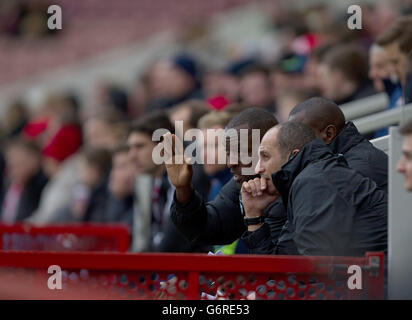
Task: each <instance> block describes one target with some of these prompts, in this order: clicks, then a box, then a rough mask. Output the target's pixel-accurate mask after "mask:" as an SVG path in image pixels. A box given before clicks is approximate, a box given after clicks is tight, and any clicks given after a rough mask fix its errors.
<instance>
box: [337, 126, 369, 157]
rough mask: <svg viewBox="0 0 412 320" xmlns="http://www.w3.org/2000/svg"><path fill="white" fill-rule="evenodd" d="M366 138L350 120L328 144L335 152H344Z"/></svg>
mask: <svg viewBox="0 0 412 320" xmlns="http://www.w3.org/2000/svg"><path fill="white" fill-rule="evenodd" d="M363 140H366V138H364V137H363V136H362V135H361V134H360V133H359V131H358V129H357V128H356V126H355V125H354V124H353V122H352V121H348V122H347V123H346V125H345V127H344V128H343V130H342V131H341V132H340V133H339V134H338V135H337V136H336V137H335V139H333V141H332V142H331V143H330V144H329V147H330V149H331V150H332V152H333V153H335V154H339V153H341V154H345V153H346V152H347V151H348V150H349V149H351V148H352V147H354V146H357V145H358V144H359V143H361V142H362V141H363Z"/></svg>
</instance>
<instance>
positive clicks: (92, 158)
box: [83, 148, 112, 174]
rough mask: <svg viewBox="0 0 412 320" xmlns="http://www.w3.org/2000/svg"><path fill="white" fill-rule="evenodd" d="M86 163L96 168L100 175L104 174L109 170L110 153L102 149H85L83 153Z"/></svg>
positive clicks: (110, 162)
mask: <svg viewBox="0 0 412 320" xmlns="http://www.w3.org/2000/svg"><path fill="white" fill-rule="evenodd" d="M83 157H84V159H85V160H86V162H87V163H88V164H89V165H90V166H92V167H95V168H97V170H98V171H99V172H100V174H105V173H107V172H108V171H109V170H110V167H111V165H112V157H111V153H110V151H108V150H106V149H103V148H87V149H85V150H84V151H83Z"/></svg>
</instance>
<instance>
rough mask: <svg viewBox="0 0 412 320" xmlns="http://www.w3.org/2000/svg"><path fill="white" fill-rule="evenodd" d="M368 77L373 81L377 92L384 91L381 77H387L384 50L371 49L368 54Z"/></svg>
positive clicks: (386, 58) (386, 62) (386, 59)
mask: <svg viewBox="0 0 412 320" xmlns="http://www.w3.org/2000/svg"><path fill="white" fill-rule="evenodd" d="M368 75H369V78H370V79H371V80H372V81H373V86H374V87H375V89H376V90H377V91H379V92H381V91H384V90H385V87H384V85H383V82H382V79H386V78H388V77H389V71H388V57H387V55H386V52H385V50H383V49H376V50H372V51H371V52H370V54H369V74H368Z"/></svg>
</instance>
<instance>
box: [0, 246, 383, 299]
mask: <svg viewBox="0 0 412 320" xmlns="http://www.w3.org/2000/svg"><path fill="white" fill-rule="evenodd" d="M51 265H57V266H59V267H60V268H61V270H62V272H61V279H62V289H61V290H50V289H48V287H47V283H48V279H49V277H50V275H48V274H47V269H48V267H49V266H51ZM350 265H358V266H359V267H360V268H361V270H362V275H361V276H362V279H361V282H362V288H361V289H352V290H351V289H349V287H348V278H349V277H350V274H348V267H349V266H350ZM0 268H2V270H3V272H2V273H0V297H2V298H19V299H208V298H218V299H295V300H298V299H382V298H383V270H384V262H383V253H367V254H366V256H365V257H363V258H352V257H325V256H322V257H312V256H257V255H233V256H207V255H203V254H150V253H145V254H130V253H123V254H122V253H97V252H95V253H86V252H61V253H60V252H13V251H10V252H4V251H3V252H0ZM28 283H30V286H28V285H27V284H28ZM2 285H3V287H4V288H3V291H2ZM12 288H14V290H12ZM24 288H25V289H24Z"/></svg>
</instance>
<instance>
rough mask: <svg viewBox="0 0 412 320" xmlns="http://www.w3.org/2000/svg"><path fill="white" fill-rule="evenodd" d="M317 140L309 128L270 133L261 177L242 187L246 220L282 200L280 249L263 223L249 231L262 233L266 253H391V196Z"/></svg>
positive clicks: (287, 126)
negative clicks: (284, 218) (284, 216)
mask: <svg viewBox="0 0 412 320" xmlns="http://www.w3.org/2000/svg"><path fill="white" fill-rule="evenodd" d="M315 138H316V135H315V132H314V131H313V130H312V129H311V128H310V127H309V126H307V125H306V124H303V123H299V122H294V121H288V122H285V123H283V124H279V125H277V126H276V127H274V128H272V129H271V130H269V131H268V132H267V133H266V134H265V136H264V137H263V139H262V142H261V144H260V147H259V163H258V164H257V166H256V173H258V174H260V175H261V178H255V179H253V180H249V181H248V182H244V183H243V185H242V192H241V193H242V200H243V205H244V210H245V215H246V216H247V217H248V218H258V217H260V216H261V215H262V211H263V210H264V209H265V208H266V207H267V206H268V205H269V204H270V203H273V201H274V200H275V199H277V198H279V197H281V198H282V199H283V203H284V205H285V208H286V210H287V216H288V221H287V224H286V225H285V228H284V229H283V230H282V234H281V236H280V238H279V241H278V243H277V245H276V246H275V247H273V246H272V244H273V242H272V241H271V236H270V231H269V228H268V227H267V225H266V224H265V223H262V221H261V223H260V224H258V225H256V226H250V227H249V232H250V231H251V230H253V231H252V233H257V232H260V235H259V239H261V247H262V248H264V250H262V252H264V253H275V254H301V255H332V256H364V255H365V253H366V252H367V251H384V252H386V251H387V195H386V193H385V192H383V191H382V190H380V189H378V188H377V187H376V184H375V183H374V182H372V180H370V179H369V178H365V177H364V176H362V175H360V174H359V173H357V172H356V171H355V170H353V169H351V168H349V167H348V166H347V164H346V162H345V161H344V160H343V158H342V157H341V156H336V155H334V154H333V153H332V152H331V151H330V149H329V148H328V147H327V145H326V144H325V143H324V142H323V141H322V140H320V139H315ZM251 227H254V228H253V229H251ZM247 236H248V233H246V234H245V235H244V237H243V238H244V239H247ZM293 245H294V246H295V250H292V247H293ZM285 248H287V249H286V250H285Z"/></svg>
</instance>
